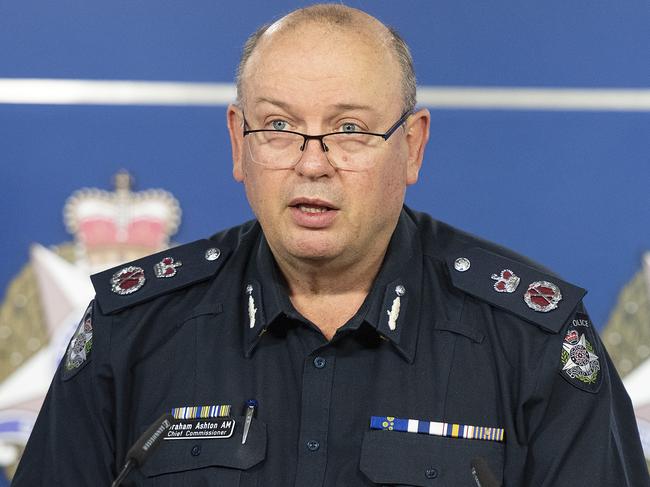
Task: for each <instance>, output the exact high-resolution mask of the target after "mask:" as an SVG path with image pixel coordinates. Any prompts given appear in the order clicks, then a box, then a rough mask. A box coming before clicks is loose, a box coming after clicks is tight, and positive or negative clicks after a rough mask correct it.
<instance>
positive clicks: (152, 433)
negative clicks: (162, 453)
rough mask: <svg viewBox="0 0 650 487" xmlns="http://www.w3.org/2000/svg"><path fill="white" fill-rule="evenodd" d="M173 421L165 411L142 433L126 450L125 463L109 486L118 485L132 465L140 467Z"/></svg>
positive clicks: (114, 486) (158, 444)
mask: <svg viewBox="0 0 650 487" xmlns="http://www.w3.org/2000/svg"><path fill="white" fill-rule="evenodd" d="M173 421H174V417H173V416H172V415H171V414H169V413H165V414H163V415H162V416H160V417H159V418H158V419H157V420H156V421H154V423H153V424H152V425H151V426H149V429H147V431H145V432H144V433H142V435H141V436H140V438H138V441H136V442H135V443H134V444H133V446H132V447H131V449H130V450H129V451H128V452H127V454H126V463H125V464H124V466H123V467H122V470H120V473H119V475H118V476H117V477H116V478H115V480H114V481H113V483H112V484H111V487H119V485H120V484H121V483H122V482H123V481H124V479H125V478H126V476H127V475H128V474H129V472H131V469H133V467H141V466H142V464H143V463H144V462H146V461H147V459H148V458H149V457H150V456H151V454H152V453H153V452H154V450H155V449H156V448H157V447H158V446H160V441H161V439H162V438H163V437H164V436H165V433H166V432H167V430H168V429H169V428H170V427H171V425H172V422H173Z"/></svg>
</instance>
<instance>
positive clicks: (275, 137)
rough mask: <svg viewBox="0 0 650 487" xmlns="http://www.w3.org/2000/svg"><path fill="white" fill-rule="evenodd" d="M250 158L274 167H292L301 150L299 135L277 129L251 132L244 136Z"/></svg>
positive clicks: (300, 137) (301, 140) (301, 139)
mask: <svg viewBox="0 0 650 487" xmlns="http://www.w3.org/2000/svg"><path fill="white" fill-rule="evenodd" d="M246 139H247V142H248V149H249V151H250V155H251V158H252V159H253V161H255V162H256V163H258V164H261V165H263V166H269V167H275V168H289V167H293V166H294V165H295V164H296V162H298V159H300V156H301V155H302V151H301V150H300V147H301V146H302V142H303V138H302V136H301V135H297V134H292V133H287V132H282V131H280V130H278V131H264V132H253V133H251V134H248V135H247V136H246Z"/></svg>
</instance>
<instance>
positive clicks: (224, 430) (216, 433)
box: [165, 418, 235, 440]
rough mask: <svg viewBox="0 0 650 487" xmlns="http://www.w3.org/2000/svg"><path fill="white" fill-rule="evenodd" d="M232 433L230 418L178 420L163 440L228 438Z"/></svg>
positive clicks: (233, 427)
mask: <svg viewBox="0 0 650 487" xmlns="http://www.w3.org/2000/svg"><path fill="white" fill-rule="evenodd" d="M233 431H235V420H234V419H232V418H207V419H189V420H180V421H178V422H176V423H174V424H172V426H171V427H170V428H169V430H167V434H166V436H165V440H197V439H202V438H204V439H209V438H230V437H231V436H232V433H233Z"/></svg>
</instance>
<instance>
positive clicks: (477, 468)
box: [471, 457, 500, 487]
mask: <svg viewBox="0 0 650 487" xmlns="http://www.w3.org/2000/svg"><path fill="white" fill-rule="evenodd" d="M471 465H472V476H473V477H474V480H475V481H476V486H477V487H500V484H499V482H498V481H497V479H496V477H495V476H494V474H493V473H492V469H491V468H490V466H489V465H488V463H487V461H486V460H485V458H482V457H477V458H474V459H473V460H472V463H471Z"/></svg>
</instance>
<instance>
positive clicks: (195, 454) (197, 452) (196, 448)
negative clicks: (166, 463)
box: [191, 445, 201, 457]
mask: <svg viewBox="0 0 650 487" xmlns="http://www.w3.org/2000/svg"><path fill="white" fill-rule="evenodd" d="M191 453H192V456H193V457H198V456H199V455H200V454H201V447H200V446H199V445H194V446H193V447H192V451H191Z"/></svg>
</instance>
